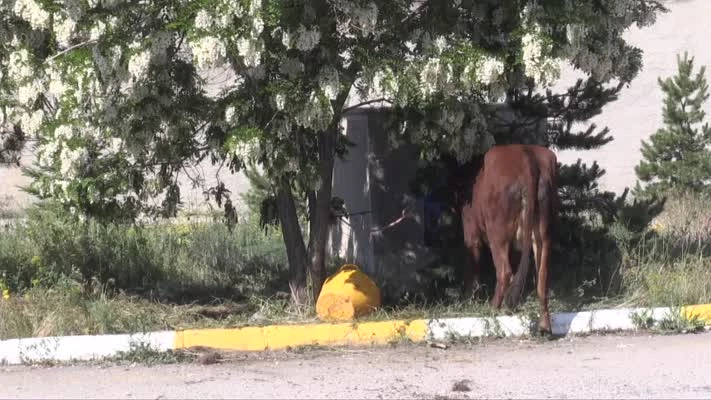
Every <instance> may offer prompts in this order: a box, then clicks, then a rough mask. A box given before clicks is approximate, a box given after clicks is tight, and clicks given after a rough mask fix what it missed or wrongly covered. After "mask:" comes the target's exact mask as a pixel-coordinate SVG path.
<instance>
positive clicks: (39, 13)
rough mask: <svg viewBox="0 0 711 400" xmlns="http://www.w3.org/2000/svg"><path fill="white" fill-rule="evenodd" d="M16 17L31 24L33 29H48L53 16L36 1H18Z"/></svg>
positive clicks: (15, 8) (15, 9)
mask: <svg viewBox="0 0 711 400" xmlns="http://www.w3.org/2000/svg"><path fill="white" fill-rule="evenodd" d="M13 11H14V12H15V15H17V16H18V17H20V18H22V19H24V20H25V21H27V22H29V23H30V26H31V27H32V29H46V28H47V27H48V26H49V21H50V17H51V15H50V14H49V12H47V11H45V10H44V9H43V8H42V6H41V5H39V4H38V3H37V2H35V1H34V0H16V1H15V6H14V7H13Z"/></svg>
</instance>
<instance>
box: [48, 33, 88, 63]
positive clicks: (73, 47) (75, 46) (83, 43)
mask: <svg viewBox="0 0 711 400" xmlns="http://www.w3.org/2000/svg"><path fill="white" fill-rule="evenodd" d="M96 42H98V40H96V39H92V40H87V41H86V42H81V43H77V44H75V45H73V46H69V47H67V48H66V49H64V50H62V51H60V52H59V53H57V54H55V55H53V56H52V57H47V59H46V60H44V63H45V64H46V63H48V62H50V61H52V60H54V59H55V58H58V57H61V56H63V55H65V54H67V53H69V52H70V51H72V50H74V49H76V48H79V47H83V46H87V45H90V44H94V43H96Z"/></svg>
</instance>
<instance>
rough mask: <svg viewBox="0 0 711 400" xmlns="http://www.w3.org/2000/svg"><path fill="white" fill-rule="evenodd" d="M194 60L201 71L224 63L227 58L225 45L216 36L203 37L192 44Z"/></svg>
mask: <svg viewBox="0 0 711 400" xmlns="http://www.w3.org/2000/svg"><path fill="white" fill-rule="evenodd" d="M191 47H192V50H193V60H194V61H195V64H196V66H197V67H198V68H199V69H207V68H209V67H213V66H217V65H220V64H222V62H224V60H225V57H226V56H227V49H226V48H225V44H224V43H223V42H222V41H221V40H220V39H218V38H216V37H214V36H203V37H201V38H198V39H197V40H196V41H194V42H193V43H192V44H191Z"/></svg>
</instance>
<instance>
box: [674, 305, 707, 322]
mask: <svg viewBox="0 0 711 400" xmlns="http://www.w3.org/2000/svg"><path fill="white" fill-rule="evenodd" d="M681 313H682V314H683V315H684V316H686V318H691V317H694V316H696V317H697V318H699V319H700V320H702V321H704V322H706V324H711V304H696V305H693V306H684V307H682V308H681Z"/></svg>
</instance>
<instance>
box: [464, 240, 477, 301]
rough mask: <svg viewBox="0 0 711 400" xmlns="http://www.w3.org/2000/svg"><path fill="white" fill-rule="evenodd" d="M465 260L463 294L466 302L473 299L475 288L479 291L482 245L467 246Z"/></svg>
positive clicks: (475, 243)
mask: <svg viewBox="0 0 711 400" xmlns="http://www.w3.org/2000/svg"><path fill="white" fill-rule="evenodd" d="M464 258H465V260H464V264H465V265H464V274H463V275H464V291H463V293H462V295H463V297H464V299H465V300H469V299H471V297H472V295H473V294H474V288H476V289H479V286H480V271H481V243H480V242H479V241H476V242H474V243H473V244H472V245H467V251H466V252H465V257H464Z"/></svg>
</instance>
